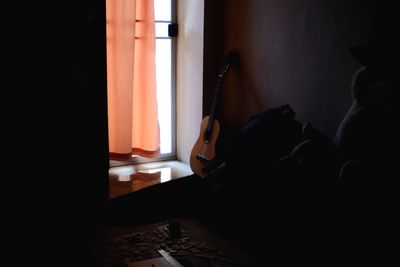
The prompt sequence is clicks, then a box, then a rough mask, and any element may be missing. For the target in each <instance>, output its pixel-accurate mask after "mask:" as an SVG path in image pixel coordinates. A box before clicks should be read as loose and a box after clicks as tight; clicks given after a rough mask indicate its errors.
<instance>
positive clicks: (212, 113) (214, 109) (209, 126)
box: [207, 74, 224, 132]
mask: <svg viewBox="0 0 400 267" xmlns="http://www.w3.org/2000/svg"><path fill="white" fill-rule="evenodd" d="M223 77H224V74H220V75H218V79H217V86H216V88H215V91H214V97H213V101H212V103H211V110H210V115H209V119H208V123H207V131H210V132H211V131H212V128H213V126H214V120H215V115H216V112H217V102H218V95H219V92H220V90H221V87H222V79H223Z"/></svg>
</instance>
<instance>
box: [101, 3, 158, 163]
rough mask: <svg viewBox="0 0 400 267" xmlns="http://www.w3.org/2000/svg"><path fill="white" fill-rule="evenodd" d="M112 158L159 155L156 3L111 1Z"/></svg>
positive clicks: (108, 60) (110, 147) (109, 108)
mask: <svg viewBox="0 0 400 267" xmlns="http://www.w3.org/2000/svg"><path fill="white" fill-rule="evenodd" d="M106 12H107V86H108V124H109V125H108V126H109V149H110V159H116V160H126V159H130V158H131V156H132V154H134V155H140V156H144V157H157V156H158V155H159V148H160V145H159V143H160V141H159V139H160V138H159V127H158V119H157V96H156V77H155V21H154V2H153V0H106Z"/></svg>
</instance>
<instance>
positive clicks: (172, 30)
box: [168, 23, 178, 37]
mask: <svg viewBox="0 0 400 267" xmlns="http://www.w3.org/2000/svg"><path fill="white" fill-rule="evenodd" d="M168 36H169V37H176V36H178V24H176V23H171V24H168Z"/></svg>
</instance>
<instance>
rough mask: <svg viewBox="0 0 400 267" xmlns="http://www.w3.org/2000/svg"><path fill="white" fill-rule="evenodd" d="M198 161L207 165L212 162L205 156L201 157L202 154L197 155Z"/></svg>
mask: <svg viewBox="0 0 400 267" xmlns="http://www.w3.org/2000/svg"><path fill="white" fill-rule="evenodd" d="M196 159H197V160H198V161H200V162H202V163H207V162H209V161H210V159H209V158H207V157H205V156H203V155H201V154H197V155H196Z"/></svg>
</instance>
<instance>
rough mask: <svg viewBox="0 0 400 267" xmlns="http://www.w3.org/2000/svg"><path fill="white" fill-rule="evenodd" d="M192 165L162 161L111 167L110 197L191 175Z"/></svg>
mask: <svg viewBox="0 0 400 267" xmlns="http://www.w3.org/2000/svg"><path fill="white" fill-rule="evenodd" d="M192 173H193V172H192V171H191V169H190V167H189V166H188V165H186V164H184V163H182V162H179V161H161V162H151V163H142V164H135V165H127V166H118V167H111V168H110V170H109V182H110V198H114V197H116V196H121V195H124V194H127V193H130V192H134V191H137V190H140V189H142V188H145V187H147V186H151V185H154V184H158V183H164V182H167V181H170V180H173V179H179V178H181V177H184V176H187V175H191V174H192Z"/></svg>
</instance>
